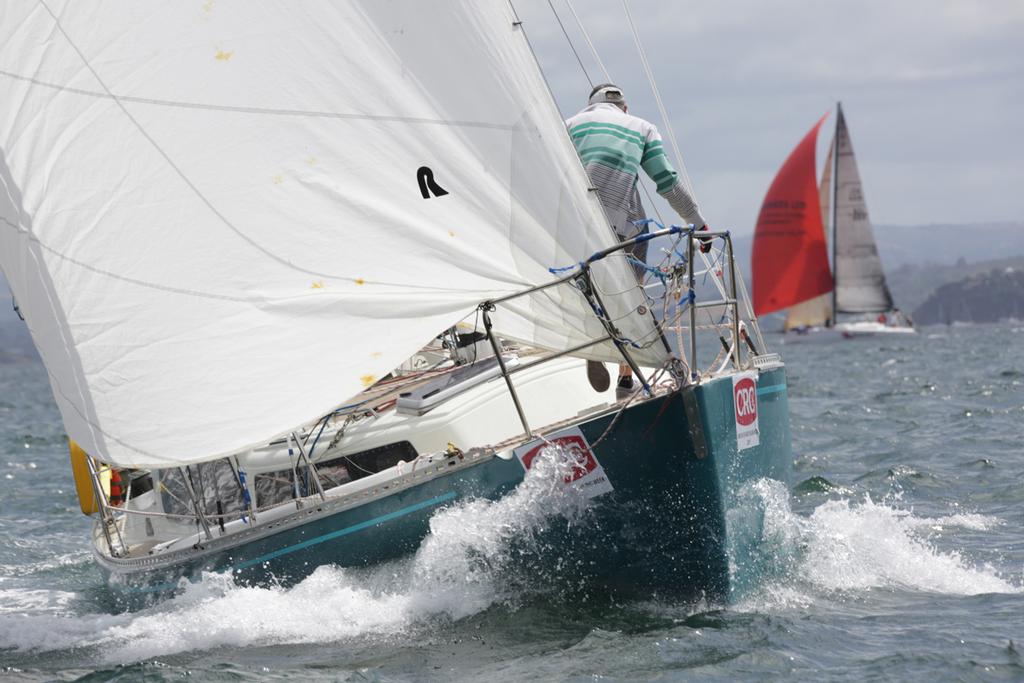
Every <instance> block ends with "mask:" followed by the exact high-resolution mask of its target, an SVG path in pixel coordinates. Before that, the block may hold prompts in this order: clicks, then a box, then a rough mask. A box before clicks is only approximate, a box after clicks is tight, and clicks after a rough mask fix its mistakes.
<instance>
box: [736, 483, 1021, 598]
mask: <svg viewBox="0 0 1024 683" xmlns="http://www.w3.org/2000/svg"><path fill="white" fill-rule="evenodd" d="M753 490H754V491H755V492H756V494H757V495H760V496H761V497H762V499H763V509H764V510H765V515H764V527H763V532H762V535H763V541H764V545H765V549H764V550H763V552H770V553H772V554H774V555H775V556H776V557H780V558H789V561H790V562H791V563H792V567H791V569H790V571H789V572H788V573H787V574H786V575H785V576H784V577H781V578H778V579H774V580H771V581H769V582H768V583H766V584H765V585H764V586H763V587H762V588H761V590H760V591H758V592H757V593H756V594H755V595H752V596H750V598H749V599H746V600H744V602H743V604H742V605H741V608H750V609H758V610H761V609H766V608H767V609H771V607H772V606H773V605H775V606H778V605H780V604H781V605H789V606H795V605H801V604H807V603H809V602H811V601H812V600H813V599H814V598H815V596H818V597H820V596H825V597H827V596H829V595H832V594H836V593H846V592H856V591H864V590H869V589H878V588H882V589H885V588H889V589H902V590H911V591H920V592H934V593H942V594H947V595H977V594H982V593H1024V586H1022V585H1021V584H1020V580H1019V579H1015V580H1008V579H1007V578H1005V577H1004V576H1002V575H1000V573H999V571H998V570H996V569H995V568H994V567H992V566H989V565H978V564H976V563H973V562H972V561H970V559H968V558H967V557H965V556H964V555H963V554H961V553H960V552H959V551H957V550H955V549H942V548H940V547H939V546H938V545H937V543H936V542H935V539H934V538H933V534H935V533H936V532H940V531H943V530H947V529H950V528H962V529H968V530H972V531H976V530H985V529H990V528H992V527H995V526H997V525H999V524H1001V521H1000V520H998V519H996V518H994V517H988V516H985V515H979V514H970V513H955V514H951V515H948V516H939V517H919V516H917V515H915V514H914V513H913V512H911V511H908V510H905V509H901V508H898V507H895V506H892V505H888V504H884V503H875V502H874V501H873V500H872V499H871V498H870V497H869V496H864V497H863V499H859V500H851V499H848V498H844V499H840V500H831V501H828V502H825V503H823V504H822V505H820V506H818V507H817V508H816V509H815V510H814V511H813V512H812V513H811V514H810V516H808V517H804V516H801V515H796V514H794V513H793V512H792V511H791V509H790V507H789V494H788V492H787V491H786V490H785V488H784V487H783V486H782V485H781V484H779V483H778V482H770V481H763V482H758V483H757V484H756V485H755V486H754V487H753Z"/></svg>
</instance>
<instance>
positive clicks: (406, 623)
mask: <svg viewBox="0 0 1024 683" xmlns="http://www.w3.org/2000/svg"><path fill="white" fill-rule="evenodd" d="M1022 334H1024V327H1022V326H1020V325H1014V324H1001V325H991V326H972V327H950V328H946V327H943V328H926V329H923V330H922V331H921V333H920V334H918V335H916V336H914V337H912V338H899V339H865V340H853V341H845V342H837V343H834V344H820V345H801V346H792V347H786V346H783V345H782V344H781V340H780V339H779V338H778V337H771V338H770V340H769V341H770V342H771V343H773V344H774V346H775V347H776V348H777V349H778V350H780V351H781V352H782V353H783V354H784V356H785V360H786V363H787V372H788V374H789V396H790V408H791V412H792V428H793V446H794V452H795V456H796V462H795V478H794V484H795V485H794V489H793V490H792V491H787V490H785V489H784V488H783V487H782V486H780V485H778V484H777V483H776V482H770V481H763V482H757V483H756V484H754V485H753V486H751V487H750V489H749V490H748V491H745V492H744V496H745V497H746V498H750V499H752V500H754V501H755V502H756V503H757V505H758V507H759V509H762V510H763V511H764V531H763V537H762V540H761V544H762V548H761V553H760V555H761V560H760V561H762V562H765V561H766V558H767V561H768V562H769V563H770V565H771V566H770V567H769V569H770V571H766V572H765V576H764V579H763V580H762V582H761V583H760V584H758V585H756V586H753V587H751V588H750V589H749V590H747V591H746V592H745V594H744V595H742V596H740V597H739V598H738V600H737V601H736V602H734V603H733V604H729V605H718V604H707V603H703V602H699V603H693V602H683V601H675V600H673V599H672V598H671V597H651V598H649V599H647V600H642V601H633V602H626V603H618V602H614V601H611V600H608V599H604V598H603V597H602V596H601V595H599V594H594V593H587V592H580V591H578V590H572V587H571V586H565V585H564V574H563V575H562V577H563V578H562V579H561V581H562V582H563V583H559V582H550V581H547V580H546V579H545V576H543V575H528V576H524V575H522V573H521V571H520V570H519V569H517V567H519V566H520V565H519V563H517V562H515V561H513V560H514V558H515V556H516V555H517V554H520V553H523V552H529V551H530V549H531V543H532V541H533V539H536V538H538V537H539V536H540V535H542V534H541V532H543V530H544V529H545V528H546V526H547V525H550V524H553V523H558V524H566V523H573V520H574V518H575V517H576V516H579V515H585V514H586V511H585V506H586V502H585V501H581V500H577V499H574V498H572V497H571V496H570V497H568V498H566V497H564V496H561V495H558V491H557V490H556V488H553V487H552V486H550V482H551V481H554V479H552V478H551V477H550V476H549V477H548V478H546V479H545V478H544V477H543V476H541V475H543V472H539V474H538V475H536V476H533V477H532V478H531V479H530V480H529V481H527V483H526V484H525V485H524V486H523V487H521V489H520V490H519V491H517V492H516V493H515V494H514V495H512V496H510V497H508V498H506V499H504V500H502V501H498V502H495V503H489V502H483V501H475V502H468V503H463V504H460V505H455V506H452V507H449V508H447V509H444V510H441V511H439V512H438V513H436V515H435V516H434V518H433V519H432V524H431V528H432V532H431V535H430V536H429V537H428V538H427V539H426V540H425V541H424V543H423V545H422V546H421V548H420V549H419V551H418V552H417V553H416V554H415V555H413V556H410V557H407V558H404V559H402V560H400V561H397V562H393V563H390V564H387V565H381V566H377V567H372V568H368V569H361V570H351V569H340V568H336V567H321V568H320V569H318V570H317V571H316V572H315V573H314V574H313V575H312V576H310V577H309V578H307V579H306V580H304V581H303V582H301V583H299V584H298V585H296V586H293V587H290V588H273V587H271V588H242V587H238V586H235V585H234V584H232V583H231V581H230V580H228V579H226V578H225V577H223V576H217V575H210V576H208V577H206V579H205V580H204V581H202V582H201V583H198V584H194V585H190V586H189V587H188V588H187V590H186V591H185V592H184V594H182V595H180V596H178V597H176V598H174V599H171V600H167V601H165V602H163V603H160V604H158V605H155V606H153V607H150V608H148V609H145V610H142V611H138V612H131V613H124V612H118V611H117V610H116V609H115V608H114V606H113V603H112V602H111V600H110V597H109V595H108V594H107V593H106V591H105V589H104V588H103V586H102V582H101V579H100V575H99V572H98V571H97V570H96V568H95V567H94V566H93V563H92V559H91V557H90V554H89V551H88V549H87V547H86V538H87V536H88V532H89V520H87V519H86V518H84V517H83V516H82V515H81V513H80V512H79V511H78V506H77V501H76V500H75V497H74V490H73V485H72V481H71V474H70V468H69V466H68V461H67V452H66V442H65V437H64V434H63V430H62V427H61V424H60V419H59V416H58V414H57V411H56V408H55V406H54V405H53V401H52V398H51V396H50V393H49V387H48V385H47V383H46V375H45V371H44V370H43V368H42V367H41V366H40V365H38V364H33V363H26V364H19V365H0V679H2V680H55V679H56V680H74V679H77V678H83V679H85V680H89V681H101V680H146V681H163V680H178V679H180V678H182V677H184V676H190V677H192V678H194V679H196V680H204V681H206V680H224V681H248V680H252V681H264V680H285V679H287V680H303V681H306V680H314V681H316V680H330V681H335V680H342V681H347V680H351V681H364V680H381V681H409V680H444V681H451V680H503V681H509V680H579V681H583V680H587V681H590V680H662V681H675V680H723V681H726V680H727V681H734V680H764V679H786V680H791V679H795V680H816V681H817V680H821V681H832V680H856V681H864V680H928V681H937V680H1018V681H1019V680H1024V354H1022V351H1024V343H1022V342H1021V341H1020V340H1021V335H1022ZM154 419H159V416H154ZM548 474H549V475H550V472H549V473H548ZM555 479H557V477H555ZM534 550H536V551H538V552H542V551H546V552H551V549H549V548H548V549H534Z"/></svg>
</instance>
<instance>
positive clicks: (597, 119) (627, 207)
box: [565, 83, 708, 398]
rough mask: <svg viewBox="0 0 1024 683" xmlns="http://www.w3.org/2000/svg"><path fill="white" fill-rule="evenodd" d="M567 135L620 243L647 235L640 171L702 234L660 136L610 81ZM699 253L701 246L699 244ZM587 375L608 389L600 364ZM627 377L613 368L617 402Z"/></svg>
mask: <svg viewBox="0 0 1024 683" xmlns="http://www.w3.org/2000/svg"><path fill="white" fill-rule="evenodd" d="M565 125H566V127H567V128H568V129H569V137H571V138H572V141H573V144H574V145H576V151H577V152H578V153H579V155H580V160H582V161H583V167H584V168H585V169H586V171H587V175H588V176H589V177H590V182H591V183H593V185H594V189H596V190H597V196H598V198H599V199H600V200H601V206H602V207H604V212H605V214H606V215H607V216H608V221H609V222H610V223H611V225H612V228H614V230H615V233H616V234H617V235H618V236H619V238H620V239H622V240H626V239H629V238H631V237H635V236H636V235H638V234H641V233H645V232H647V226H646V225H644V226H640V227H638V226H637V225H636V221H641V220H643V219H645V218H647V216H646V214H645V213H644V209H643V206H642V205H641V203H640V193H639V192H638V188H637V180H638V178H637V175H638V173H639V170H640V169H641V168H642V169H643V170H644V173H646V174H647V176H648V177H649V178H650V179H651V180H652V181H653V182H654V183H655V185H656V187H657V190H658V194H660V195H661V196H662V197H664V198H665V199H666V200H667V201H668V203H669V205H670V206H671V207H672V208H673V209H674V210H675V211H676V213H678V214H679V215H680V216H681V217H682V219H683V222H684V223H687V224H692V225H693V226H694V227H695V228H697V229H698V230H706V229H707V228H708V225H707V222H706V221H705V220H704V217H703V216H702V215H701V213H700V209H699V208H698V207H697V202H696V201H694V199H693V196H692V195H691V194H690V193H689V191H688V190H687V189H686V187H685V186H684V185H683V183H682V180H681V179H680V178H679V174H678V173H677V172H676V170H675V169H674V168H672V164H670V163H669V160H668V157H667V156H665V150H664V148H663V146H662V142H661V135H659V134H658V129H657V128H655V126H654V124H652V123H650V122H648V121H645V120H644V119H641V118H639V117H637V116H632V115H631V114H629V107H628V106H627V105H626V99H625V97H623V95H622V90H621V89H620V88H619V87H618V86H616V85H614V84H612V83H602V84H601V85H598V86H597V87H595V88H594V89H593V90H592V91H591V92H590V100H589V101H588V103H587V106H586V108H584V109H583V110H582V111H581V112H579V113H578V114H576V115H575V116H573V117H572V118H570V119H569V120H567V121H566V122H565ZM701 250H702V251H704V250H705V247H704V246H702V247H701ZM628 253H630V254H631V255H632V256H633V258H634V259H636V260H637V261H638V262H640V263H644V262H646V259H647V243H646V242H643V243H642V244H637V245H634V246H633V247H631V248H630V249H629V250H628ZM635 271H636V273H637V279H639V280H640V281H641V282H642V281H643V274H644V269H643V267H642V266H640V265H636V266H635ZM587 375H588V377H590V379H591V384H593V385H594V388H595V389H598V390H601V386H602V385H603V386H604V388H607V386H608V384H607V383H608V379H606V378H604V377H603V375H604V376H606V375H607V371H605V370H604V366H603V365H601V364H599V363H595V362H589V363H588V364H587ZM632 389H633V373H632V371H631V370H630V368H629V366H628V365H626V364H625V363H622V364H620V365H619V381H618V387H617V394H618V397H619V398H623V396H625V395H628V394H630V393H632Z"/></svg>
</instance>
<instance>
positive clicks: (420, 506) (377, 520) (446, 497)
mask: <svg viewBox="0 0 1024 683" xmlns="http://www.w3.org/2000/svg"><path fill="white" fill-rule="evenodd" d="M454 499H455V492H454V491H449V492H448V493H445V494H443V495H440V496H437V497H436V498H431V499H430V500H425V501H423V502H422V503H416V504H415V505H410V506H408V507H404V508H402V509H401V510H395V511H394V512H389V513H387V514H386V515H381V516H380V517H374V518H373V519H368V520H366V521H365V522H360V523H359V524H353V525H352V526H349V527H345V528H344V529H338V530H337V531H332V532H331V533H329V534H323V535H321V536H316V537H315V538H311V539H309V540H307V541H303V542H302V543H296V544H295V545H290V546H288V547H286V548H281V549H280V550H275V551H274V552H272V553H267V554H266V555H261V556H259V557H254V558H252V559H251V560H246V561H245V562H239V563H238V564H236V565H235V566H234V567H233V569H236V570H237V569H245V568H246V567H252V566H253V565H257V564H262V563H264V562H267V561H269V560H273V559H274V558H277V557H282V556H284V555H289V554H291V553H294V552H296V551H298V550H302V549H303V548H309V547H310V546H314V545H318V544H320V543H324V542H326V541H330V540H332V539H335V538H341V537H342V536H348V535H349V534H353V533H355V532H357V531H362V530H363V529H369V528H370V527H372V526H376V525H377V524H381V523H383V522H390V521H391V520H393V519H398V518H399V517H404V516H406V515H408V514H410V513H413V512H418V511H419V510H424V509H426V508H429V507H434V506H435V505H440V504H441V503H447V502H448V501H450V500H454Z"/></svg>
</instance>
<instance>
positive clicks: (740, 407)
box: [732, 372, 761, 451]
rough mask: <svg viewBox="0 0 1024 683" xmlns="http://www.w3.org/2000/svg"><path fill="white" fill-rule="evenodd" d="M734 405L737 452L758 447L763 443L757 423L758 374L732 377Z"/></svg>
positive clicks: (740, 374)
mask: <svg viewBox="0 0 1024 683" xmlns="http://www.w3.org/2000/svg"><path fill="white" fill-rule="evenodd" d="M732 405H733V412H734V413H735V418H736V450H737V451H742V450H744V449H747V448H753V447H754V446H757V445H758V444H760V443H761V429H760V428H759V427H758V423H757V373H756V372H743V373H737V374H735V375H733V376H732Z"/></svg>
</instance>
